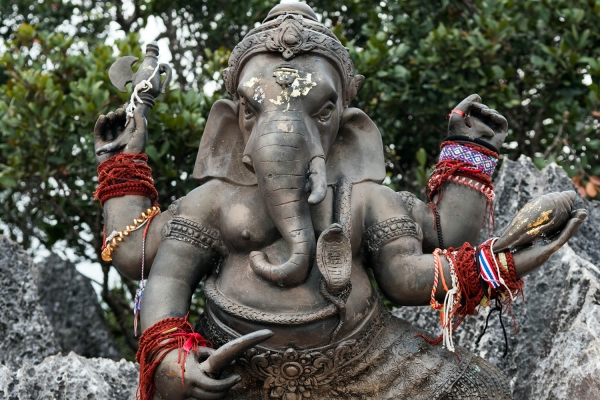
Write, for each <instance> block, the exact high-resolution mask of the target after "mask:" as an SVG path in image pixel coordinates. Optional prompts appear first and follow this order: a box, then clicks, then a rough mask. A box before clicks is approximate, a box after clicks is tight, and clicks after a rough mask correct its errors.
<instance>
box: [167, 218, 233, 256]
mask: <svg viewBox="0 0 600 400" xmlns="http://www.w3.org/2000/svg"><path fill="white" fill-rule="evenodd" d="M163 238H164V239H175V240H179V241H182V242H186V243H190V244H192V245H194V246H196V247H198V248H201V249H204V250H209V249H213V250H215V251H217V252H218V253H222V252H223V250H224V246H223V243H222V241H221V235H220V234H219V232H218V231H216V230H214V229H211V228H206V227H204V226H202V225H200V224H199V223H197V222H194V221H192V220H189V219H187V218H183V217H175V218H173V219H172V220H170V221H169V222H167V223H166V224H165V227H164V228H163Z"/></svg>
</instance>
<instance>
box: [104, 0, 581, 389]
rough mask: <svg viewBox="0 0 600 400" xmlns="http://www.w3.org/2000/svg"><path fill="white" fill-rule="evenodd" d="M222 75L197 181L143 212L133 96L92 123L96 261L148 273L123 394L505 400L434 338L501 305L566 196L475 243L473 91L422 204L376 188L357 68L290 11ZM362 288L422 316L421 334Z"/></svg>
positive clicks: (566, 204) (487, 196) (371, 135)
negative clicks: (431, 316) (428, 320)
mask: <svg viewBox="0 0 600 400" xmlns="http://www.w3.org/2000/svg"><path fill="white" fill-rule="evenodd" d="M157 68H158V67H157ZM150 70H152V68H150ZM159 72H160V71H159ZM223 78H224V82H225V86H226V88H227V91H228V93H229V95H230V96H231V99H230V100H219V101H217V102H216V103H215V104H214V106H213V107H212V109H211V111H210V114H209V116H208V119H207V123H206V127H205V130H204V134H203V136H202V140H201V142H200V147H199V150H198V157H197V160H196V164H195V166H194V170H193V177H194V178H195V179H196V180H197V181H198V186H197V188H196V189H194V190H193V191H191V192H190V193H189V194H187V195H186V196H185V197H183V198H180V199H179V200H177V201H175V202H174V203H173V204H171V205H170V206H169V207H168V210H165V211H163V212H160V211H159V208H158V207H157V205H156V204H153V203H154V202H155V201H156V197H157V196H156V190H155V189H154V188H153V184H152V177H151V171H150V168H149V167H148V165H147V163H146V162H147V157H146V156H145V155H144V149H145V144H146V121H145V118H144V115H145V114H144V113H145V112H146V113H147V112H148V110H149V108H151V106H152V104H151V103H152V101H151V99H150V100H148V101H144V99H141V100H140V99H139V98H138V100H135V99H133V100H132V103H130V106H129V108H128V110H123V109H119V110H117V111H116V112H113V113H109V114H108V115H103V116H100V118H99V119H98V122H97V124H96V128H95V138H96V154H97V157H98V162H99V163H100V165H99V186H98V190H97V192H96V195H97V197H98V198H99V199H100V201H101V202H102V204H103V206H104V217H105V226H106V232H107V233H110V232H112V233H111V234H110V235H109V237H108V238H107V241H106V248H105V249H104V254H105V255H106V259H107V260H112V262H113V263H114V265H115V266H116V268H117V269H118V270H119V271H120V272H121V273H122V274H123V275H125V276H127V277H129V278H132V279H140V277H141V278H146V277H147V278H148V279H147V283H143V282H144V281H143V280H142V286H141V290H140V292H139V296H138V298H137V299H136V300H137V302H136V310H139V313H140V321H141V331H142V332H143V333H142V336H141V338H140V348H139V351H138V354H137V360H138V362H139V363H140V382H139V388H138V393H137V395H138V398H139V399H165V400H167V399H219V398H226V399H266V398H273V399H286V400H291V399H296V400H299V399H303V398H307V399H308V398H310V399H392V398H393V399H396V398H398V399H459V398H469V399H471V398H473V399H474V398H477V399H510V398H511V390H510V385H509V383H508V381H507V379H506V378H505V377H504V375H503V373H502V371H500V370H499V369H498V368H496V367H495V366H493V365H491V364H490V363H488V362H487V361H485V360H483V359H482V358H480V357H477V356H475V355H474V354H472V353H470V352H469V351H467V350H465V349H464V348H462V347H460V346H458V345H455V344H454V342H453V341H452V333H453V331H454V330H455V329H456V328H457V327H458V325H459V324H460V322H462V320H463V319H464V318H465V317H466V316H467V315H471V314H474V313H476V311H477V309H479V308H481V307H486V306H488V305H490V304H491V303H492V302H496V303H498V304H502V305H505V306H510V302H511V301H512V300H513V299H515V298H516V297H517V295H518V294H519V293H520V292H521V291H522V290H523V281H522V277H523V276H525V275H526V274H527V273H529V272H530V271H532V270H534V269H535V268H538V267H539V266H541V265H542V264H543V263H544V262H545V261H546V260H547V259H548V257H550V255H551V254H552V253H554V252H555V251H556V250H558V249H559V248H560V247H561V246H562V245H563V244H565V243H566V241H567V240H568V239H569V238H570V237H571V236H572V235H573V234H574V233H575V232H576V231H577V230H578V229H579V226H580V225H581V223H582V222H583V220H584V219H585V216H586V214H585V211H583V210H573V209H572V204H573V200H574V196H575V194H574V193H572V192H563V193H554V194H549V195H546V196H542V197H541V198H539V199H536V200H535V202H533V203H530V204H529V205H528V206H527V207H526V208H525V209H524V210H523V211H522V212H520V213H519V214H518V215H517V216H516V217H515V219H514V220H513V222H512V223H511V224H510V226H509V228H508V229H507V231H506V232H505V233H504V234H503V235H502V236H501V237H500V238H492V239H490V240H487V241H485V242H484V243H478V242H477V241H478V236H479V231H480V229H481V227H482V224H483V222H484V220H485V219H486V217H487V216H489V213H490V212H493V211H492V210H493V209H492V208H491V207H490V206H491V202H492V200H493V187H492V183H491V174H492V172H493V170H494V167H495V165H496V162H497V160H498V157H499V155H498V149H499V148H500V147H501V145H502V143H503V141H504V138H505V136H506V131H507V123H506V119H505V118H504V117H503V116H502V115H500V114H499V113H498V112H496V111H495V110H492V109H489V108H488V107H486V106H485V105H483V104H482V103H481V99H480V98H479V96H477V95H471V96H469V97H467V98H466V99H465V100H463V101H462V102H460V103H459V104H458V105H457V106H456V108H455V109H454V110H451V112H450V114H449V124H448V137H447V138H446V139H444V141H443V142H442V150H441V154H440V161H439V163H438V165H437V166H436V168H435V170H434V172H433V174H432V176H431V179H430V181H429V184H428V187H427V195H428V198H429V203H425V202H423V201H421V200H419V199H417V197H415V196H414V195H412V194H410V193H407V192H401V193H396V192H395V191H393V190H391V189H390V188H388V187H386V186H384V185H382V181H383V180H384V178H385V176H386V171H385V162H384V156H383V146H382V141H381V135H380V133H379V131H378V129H377V127H376V125H375V124H374V123H373V121H371V119H370V118H369V117H368V116H367V115H366V114H365V113H364V112H363V111H361V110H359V109H357V108H352V107H350V104H351V102H352V99H353V98H354V97H355V96H356V94H357V92H358V90H359V89H360V87H361V85H362V83H363V80H364V78H363V77H362V76H361V75H357V74H356V73H355V71H354V66H353V63H352V61H351V59H350V57H349V54H348V50H347V49H345V48H344V47H343V46H342V44H341V43H340V41H339V40H338V39H337V38H336V37H335V36H334V35H333V34H332V33H331V32H330V31H329V30H328V29H327V28H326V27H325V26H324V25H322V24H321V23H319V22H318V19H317V17H316V15H315V13H314V12H313V10H312V9H311V8H310V7H309V6H307V5H306V4H301V3H296V4H282V5H278V6H276V7H274V8H273V9H272V10H271V12H270V13H269V15H268V16H267V18H266V19H265V20H264V21H263V23H262V24H261V25H260V26H258V27H256V28H254V29H253V30H251V31H250V32H249V33H248V34H247V35H246V36H245V37H244V38H243V40H241V42H240V43H239V44H238V45H237V46H236V47H235V48H234V49H233V51H232V53H231V57H230V59H229V67H228V68H227V69H226V70H225V71H223ZM136 87H137V86H136ZM147 92H148V91H147V90H145V91H144V93H146V94H147ZM157 95H158V92H157ZM136 101H137V102H138V104H137V107H136ZM132 104H133V106H132ZM390 117H392V116H390ZM138 216H139V217H138ZM132 217H136V219H135V221H134V224H133V225H128V226H126V227H125V226H124V223H123V221H128V220H131V218H132ZM125 244H126V245H125ZM374 283H376V285H374ZM375 286H377V289H376V288H375ZM200 287H202V288H203V290H204V293H205V295H206V307H205V309H204V310H203V313H202V314H201V315H200V316H199V319H198V323H197V324H196V326H191V324H190V323H189V322H188V317H189V315H188V314H189V311H190V302H191V299H192V296H193V294H194V292H195V291H196V290H199V288H200ZM142 292H143V293H142ZM382 295H383V296H385V297H386V298H387V299H389V300H390V301H391V302H393V303H395V304H397V305H400V306H431V307H433V308H434V309H436V310H438V311H439V312H440V320H441V326H440V332H441V335H440V337H439V338H436V336H438V335H439V332H438V333H437V334H434V333H427V332H424V331H422V330H420V329H419V328H416V327H414V326H412V325H410V324H409V323H407V322H405V321H403V320H401V319H399V318H396V317H394V316H392V315H391V314H390V312H389V311H388V310H387V309H386V307H384V306H383V303H382ZM140 300H141V301H140Z"/></svg>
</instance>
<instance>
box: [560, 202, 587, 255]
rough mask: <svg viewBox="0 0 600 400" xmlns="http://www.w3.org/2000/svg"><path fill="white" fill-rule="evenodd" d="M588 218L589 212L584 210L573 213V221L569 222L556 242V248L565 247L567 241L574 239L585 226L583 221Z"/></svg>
mask: <svg viewBox="0 0 600 400" xmlns="http://www.w3.org/2000/svg"><path fill="white" fill-rule="evenodd" d="M586 218H587V211H586V210H584V209H579V210H575V211H573V213H571V219H570V220H569V221H568V222H567V224H566V225H565V227H564V228H563V230H562V231H561V232H560V234H559V235H558V238H557V239H556V242H555V247H556V248H557V249H558V248H559V247H561V246H563V245H564V244H565V243H567V241H568V240H569V239H570V238H571V237H573V235H575V234H576V233H577V231H578V230H579V228H580V227H581V224H583V221H584V220H585V219H586Z"/></svg>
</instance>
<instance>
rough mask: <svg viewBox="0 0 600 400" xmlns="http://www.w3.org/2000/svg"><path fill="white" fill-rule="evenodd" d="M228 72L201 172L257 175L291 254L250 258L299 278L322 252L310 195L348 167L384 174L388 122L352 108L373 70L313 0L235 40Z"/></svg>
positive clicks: (275, 278) (282, 279)
mask: <svg viewBox="0 0 600 400" xmlns="http://www.w3.org/2000/svg"><path fill="white" fill-rule="evenodd" d="M223 75H224V79H225V84H226V86H227V89H228V91H229V93H230V95H231V96H232V98H233V101H229V100H219V101H218V102H216V103H215V105H214V106H213V108H212V110H211V112H210V114H209V117H208V120H207V124H206V128H205V131H204V134H203V137H202V140H201V143H200V149H199V152H198V157H197V160H196V165H195V168H194V174H193V176H194V178H196V179H198V180H199V181H200V182H205V181H207V180H209V179H222V180H225V181H228V182H230V183H234V184H237V185H258V189H259V191H260V193H261V195H262V196H263V198H264V201H265V203H266V205H267V210H268V213H269V216H270V217H271V219H272V220H273V221H274V223H275V225H276V227H277V229H278V230H279V232H280V234H281V235H282V237H283V238H284V239H285V241H286V242H287V244H288V245H289V249H290V255H289V258H288V260H287V261H285V262H284V263H283V264H281V265H272V264H271V263H269V261H268V256H267V255H266V254H265V253H262V252H252V253H251V254H250V266H251V267H252V269H253V270H254V271H255V272H256V273H257V274H258V275H259V276H261V277H262V278H264V279H266V280H268V281H271V282H273V283H276V284H279V285H282V286H293V285H297V284H299V283H301V282H303V281H304V280H305V279H306V278H307V276H308V273H309V271H310V268H311V265H312V263H313V260H314V255H315V247H316V239H315V234H314V228H313V225H312V221H311V215H310V209H309V205H311V204H318V203H320V202H321V201H322V200H323V199H324V198H325V196H326V194H327V186H328V185H333V184H335V183H336V182H337V181H338V180H339V179H341V178H342V177H346V178H348V179H350V180H351V181H352V182H354V183H358V182H362V181H366V180H371V181H375V182H381V181H382V180H383V178H385V166H384V160H383V150H382V143H381V135H380V134H379V131H378V130H377V128H376V127H375V124H374V123H373V122H372V121H371V120H370V119H369V117H368V116H367V115H366V114H364V113H363V112H362V111H360V110H358V109H354V108H348V103H349V102H350V100H352V98H353V97H354V96H355V95H356V92H357V90H358V88H359V87H360V85H361V84H362V82H363V80H364V78H363V77H362V76H360V75H354V70H353V65H352V62H351V61H350V58H349V57H348V51H347V50H346V49H345V48H344V47H343V46H342V45H341V43H340V42H339V41H338V40H337V39H336V38H335V36H334V35H333V34H331V32H330V31H329V30H328V29H327V28H325V27H324V26H323V25H321V24H319V23H318V22H317V19H316V16H315V15H314V13H313V12H312V9H310V7H308V6H306V5H305V4H296V5H289V4H287V5H279V6H276V7H275V8H274V9H273V10H271V12H270V14H269V16H268V17H267V19H266V20H265V21H264V23H263V25H261V26H259V27H258V28H256V29H254V30H253V31H251V32H250V33H248V35H247V36H246V37H245V38H244V39H243V40H242V42H240V43H239V44H238V45H237V46H236V48H235V49H234V51H233V52H232V55H231V57H230V60H229V68H228V69H226V70H225V71H224V74H223Z"/></svg>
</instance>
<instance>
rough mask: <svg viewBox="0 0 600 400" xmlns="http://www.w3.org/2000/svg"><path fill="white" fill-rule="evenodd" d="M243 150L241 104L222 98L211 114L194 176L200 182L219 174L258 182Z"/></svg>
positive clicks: (237, 181) (242, 182) (229, 179)
mask: <svg viewBox="0 0 600 400" xmlns="http://www.w3.org/2000/svg"><path fill="white" fill-rule="evenodd" d="M243 152H244V136H243V134H242V131H241V130H240V126H239V122H238V106H237V104H236V103H234V102H232V101H230V100H224V99H222V100H219V101H217V102H216V103H215V104H214V105H213V106H212V108H211V109H210V113H209V114H208V120H207V121H206V127H205V128H204V133H203V134H202V139H201V140H200V148H199V149H198V157H197V158H196V165H195V166H194V172H193V174H192V176H193V177H194V179H196V180H198V181H199V182H200V183H204V182H206V181H208V180H210V179H214V178H216V179H221V180H224V181H227V182H231V183H234V184H237V185H242V186H252V185H256V175H254V174H253V173H252V172H250V171H249V170H248V169H247V168H246V167H245V166H244V164H243V163H242V156H243Z"/></svg>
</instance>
